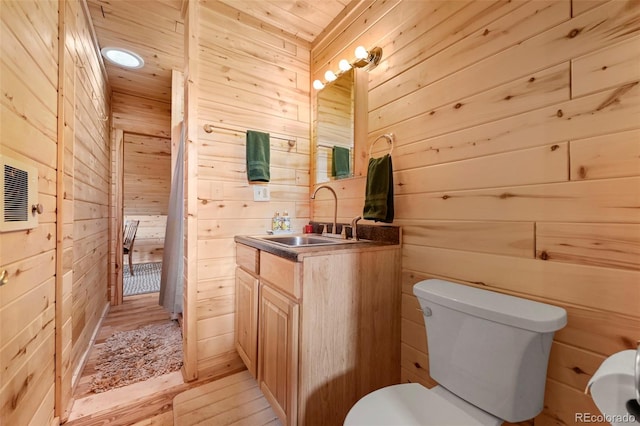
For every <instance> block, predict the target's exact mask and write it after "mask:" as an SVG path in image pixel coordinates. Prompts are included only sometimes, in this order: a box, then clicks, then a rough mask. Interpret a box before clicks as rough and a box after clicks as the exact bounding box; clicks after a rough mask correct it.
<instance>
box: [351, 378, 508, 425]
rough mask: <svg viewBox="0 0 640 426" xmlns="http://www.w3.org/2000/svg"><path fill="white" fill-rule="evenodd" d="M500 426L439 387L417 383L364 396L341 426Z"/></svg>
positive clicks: (479, 410) (495, 418)
mask: <svg viewBox="0 0 640 426" xmlns="http://www.w3.org/2000/svg"><path fill="white" fill-rule="evenodd" d="M456 400H457V401H456ZM454 401H455V402H454ZM501 423H502V421H501V420H500V419H498V418H497V417H494V416H492V415H491V414H489V413H487V412H485V411H482V410H481V409H479V408H477V407H475V406H473V405H471V404H469V403H467V402H465V401H463V400H461V399H459V398H457V397H455V396H454V395H453V394H451V393H449V392H448V391H447V390H446V389H444V388H442V387H440V386H437V387H435V388H433V389H431V390H430V389H427V388H425V387H424V386H422V385H420V384H418V383H405V384H401V385H393V386H387V387H385V388H382V389H378V390H377V391H375V392H372V393H370V394H368V395H366V396H364V397H363V398H362V399H360V401H358V402H357V403H356V404H355V405H354V406H353V407H352V408H351V410H349V413H348V414H347V418H346V419H345V421H344V426H426V425H436V426H445V425H460V426H472V425H483V426H487V425H500V424H501Z"/></svg>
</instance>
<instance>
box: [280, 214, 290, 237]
mask: <svg viewBox="0 0 640 426" xmlns="http://www.w3.org/2000/svg"><path fill="white" fill-rule="evenodd" d="M282 230H283V231H287V232H288V231H291V217H289V213H287V211H286V210H285V211H284V213H283V214H282Z"/></svg>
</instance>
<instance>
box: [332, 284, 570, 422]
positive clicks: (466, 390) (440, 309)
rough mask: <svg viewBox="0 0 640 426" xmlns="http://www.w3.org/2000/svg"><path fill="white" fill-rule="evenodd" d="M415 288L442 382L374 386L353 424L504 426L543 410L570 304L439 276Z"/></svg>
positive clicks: (352, 415)
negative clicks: (555, 344) (552, 356)
mask: <svg viewBox="0 0 640 426" xmlns="http://www.w3.org/2000/svg"><path fill="white" fill-rule="evenodd" d="M413 292H414V294H415V295H416V296H417V297H418V300H419V301H420V306H421V308H422V311H423V316H424V320H425V324H426V328H427V340H428V344H429V372H430V375H431V377H432V378H433V379H434V380H436V381H437V382H438V383H439V384H440V385H439V386H436V387H434V388H432V389H427V388H425V387H424V386H422V385H420V384H416V383H406V384H401V385H394V386H388V387H386V388H383V389H379V390H377V391H375V392H372V393H370V394H369V395H366V396H365V397H363V398H362V399H360V401H358V402H357V403H356V404H355V405H354V406H353V407H352V408H351V410H350V411H349V413H348V414H347V418H346V419H345V422H344V425H345V426H375V425H388V426H391V425H393V426H405V425H407V426H409V425H416V426H417V425H420V426H426V425H437V426H443V425H464V426H470V425H499V424H501V423H502V422H504V421H509V422H519V421H523V420H527V419H530V418H532V417H535V416H536V415H538V413H540V411H542V407H543V400H544V387H545V381H546V376H547V363H548V360H549V351H550V349H551V342H552V340H553V334H554V332H555V331H556V330H559V329H561V328H562V327H564V326H565V325H566V323H567V313H566V311H565V310H564V309H562V308H559V307H557V306H551V305H547V304H544V303H538V302H534V301H531V300H527V299H521V298H518V297H513V296H508V295H504V294H500V293H496V292H493V291H487V290H481V289H478V288H474V287H470V286H465V285H462V284H455V283H451V282H447V281H442V280H435V279H432V280H426V281H421V282H419V283H417V284H416V285H415V286H414V287H413Z"/></svg>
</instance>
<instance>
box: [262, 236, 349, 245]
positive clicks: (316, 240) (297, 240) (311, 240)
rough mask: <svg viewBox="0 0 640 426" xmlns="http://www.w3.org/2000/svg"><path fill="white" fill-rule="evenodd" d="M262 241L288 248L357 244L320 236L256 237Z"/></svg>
mask: <svg viewBox="0 0 640 426" xmlns="http://www.w3.org/2000/svg"><path fill="white" fill-rule="evenodd" d="M256 238H259V239H261V240H267V241H271V242H272V243H276V244H281V245H283V246H287V247H309V246H329V245H336V244H349V243H352V242H355V241H353V240H342V239H336V238H329V237H322V236H320V235H286V236H268V237H256Z"/></svg>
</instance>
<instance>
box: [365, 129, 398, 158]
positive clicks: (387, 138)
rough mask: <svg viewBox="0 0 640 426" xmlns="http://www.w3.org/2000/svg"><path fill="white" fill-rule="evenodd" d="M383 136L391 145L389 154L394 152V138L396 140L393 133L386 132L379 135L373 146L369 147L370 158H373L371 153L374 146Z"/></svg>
mask: <svg viewBox="0 0 640 426" xmlns="http://www.w3.org/2000/svg"><path fill="white" fill-rule="evenodd" d="M382 138H384V139H386V140H387V142H388V143H389V145H390V148H389V155H391V153H392V152H393V140H394V136H393V133H385V134H383V135H380V136H378V137H377V138H376V140H374V141H373V143H372V144H371V146H370V147H369V158H371V153H372V152H373V146H374V145H375V144H376V142H378V141H379V140H380V139H382Z"/></svg>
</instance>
